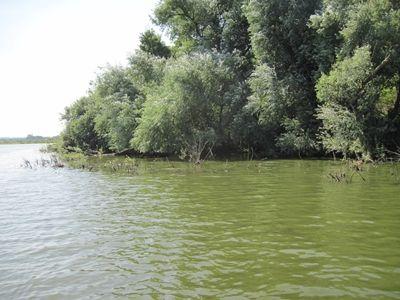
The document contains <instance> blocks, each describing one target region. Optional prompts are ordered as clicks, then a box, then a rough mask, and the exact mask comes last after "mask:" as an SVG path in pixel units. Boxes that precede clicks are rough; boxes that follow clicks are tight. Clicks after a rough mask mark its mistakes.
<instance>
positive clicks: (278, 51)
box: [246, 0, 321, 152]
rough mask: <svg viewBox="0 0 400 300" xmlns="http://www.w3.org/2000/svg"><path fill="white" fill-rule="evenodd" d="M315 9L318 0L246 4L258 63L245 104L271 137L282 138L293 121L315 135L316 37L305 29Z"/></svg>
mask: <svg viewBox="0 0 400 300" xmlns="http://www.w3.org/2000/svg"><path fill="white" fill-rule="evenodd" d="M320 8H321V1H319V0H307V1H280V0H268V1H261V0H251V1H249V4H248V6H247V10H246V11H247V17H248V19H249V23H250V31H251V34H252V39H251V41H252V45H253V51H254V54H255V56H256V59H257V61H258V65H257V67H256V70H255V72H254V73H253V76H252V78H251V79H250V85H251V87H252V92H253V94H252V95H251V97H250V102H251V103H250V106H251V107H253V108H255V112H256V113H257V114H258V115H259V116H260V122H261V123H263V124H268V125H269V126H270V129H271V130H272V132H273V135H280V134H283V135H285V131H286V130H288V129H289V127H288V126H285V125H287V119H291V120H296V121H295V122H296V123H298V126H300V127H301V128H302V130H304V131H305V132H309V134H310V136H311V137H313V136H315V134H316V131H317V128H318V122H317V120H316V119H315V116H314V113H315V109H316V107H317V102H316V95H315V90H314V86H315V78H316V76H317V75H316V74H317V71H318V62H317V60H316V58H315V57H314V55H313V54H314V48H315V47H314V46H315V42H316V36H317V34H316V31H315V30H314V29H313V28H311V27H310V26H309V19H310V16H311V15H313V14H315V13H316V11H317V10H318V9H320ZM283 139H285V136H282V137H281V140H283ZM278 140H279V138H278ZM279 145H281V146H282V145H283V144H282V143H279ZM279 145H277V146H279ZM311 145H312V144H310V146H311ZM287 146H288V145H286V146H285V148H287ZM295 148H296V147H295ZM310 148H311V147H304V149H303V150H305V149H310ZM282 150H285V151H287V150H288V149H282ZM293 150H295V151H296V152H297V150H296V149H293Z"/></svg>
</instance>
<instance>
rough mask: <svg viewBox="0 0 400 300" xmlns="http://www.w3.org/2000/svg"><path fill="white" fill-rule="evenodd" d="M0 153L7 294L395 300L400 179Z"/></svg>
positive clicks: (321, 168)
mask: <svg viewBox="0 0 400 300" xmlns="http://www.w3.org/2000/svg"><path fill="white" fill-rule="evenodd" d="M40 147H41V146H40V145H2V146H0V299H29V298H35V299H37V298H41V299H78V298H79V299H89V298H90V299H97V298H105V299H110V298H117V299H118V298H121V299H125V298H142V297H143V298H144V299H152V298H158V297H159V296H162V298H166V299H173V298H201V297H204V298H208V297H209V298H218V299H221V298H229V299H246V298H247V299H297V298H304V299H310V298H314V297H315V298H318V299H319V298H324V297H326V298H327V299H330V298H334V297H339V298H346V299H347V298H354V299H361V298H366V299H379V298H381V299H400V184H399V182H398V180H396V178H395V176H394V175H393V172H394V171H393V168H394V167H393V166H391V165H381V166H377V167H375V166H368V167H367V169H368V170H366V171H365V172H363V177H365V181H363V180H362V179H361V177H360V176H355V177H354V179H353V182H352V183H350V184H346V183H336V182H332V180H330V179H329V178H328V176H327V174H329V172H331V170H334V169H335V168H338V164H339V163H335V162H332V161H317V160H315V161H312V160H303V161H301V160H276V161H259V162H257V161H252V162H230V163H225V162H207V163H206V164H205V165H203V166H197V167H194V166H188V164H187V163H179V162H149V163H146V162H142V163H141V164H142V165H145V166H146V167H142V170H141V171H140V172H138V173H137V174H135V175H123V174H115V173H114V174H112V173H106V172H88V171H85V170H75V169H69V168H63V169H52V168H33V169H29V168H22V167H21V166H20V165H21V163H22V161H23V159H35V158H39V157H41V156H43V154H41V153H40V152H39V149H40Z"/></svg>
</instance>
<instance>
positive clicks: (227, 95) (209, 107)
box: [132, 53, 242, 160]
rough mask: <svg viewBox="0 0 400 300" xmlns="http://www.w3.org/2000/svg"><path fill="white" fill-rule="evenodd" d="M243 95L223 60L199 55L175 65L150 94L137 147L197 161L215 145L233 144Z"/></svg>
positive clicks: (169, 65) (173, 64)
mask: <svg viewBox="0 0 400 300" xmlns="http://www.w3.org/2000/svg"><path fill="white" fill-rule="evenodd" d="M240 96H241V95H240V87H238V86H237V82H236V80H235V78H234V76H233V73H232V72H231V69H230V67H229V65H227V60H226V59H225V57H223V56H220V55H217V54H213V53H197V54H192V55H187V56H183V57H180V58H179V59H177V60H172V61H170V62H169V63H168V65H167V67H166V73H165V77H164V79H163V82H162V84H161V85H160V86H159V88H158V89H155V90H154V91H153V92H152V93H151V94H150V95H148V99H147V101H146V103H145V106H144V111H143V115H142V117H141V119H140V124H139V126H138V128H137V130H136V132H135V136H134V139H133V141H132V143H133V146H135V147H136V149H138V150H139V151H141V152H162V153H176V154H183V155H184V156H188V157H190V158H191V159H193V160H199V159H200V157H201V155H202V154H204V152H205V151H208V150H211V149H212V148H213V146H222V145H226V144H228V143H230V142H231V138H230V134H231V128H230V124H231V123H232V120H233V118H234V116H235V113H237V112H238V111H239V110H240V108H241V107H242V104H241V103H240V99H241V97H240Z"/></svg>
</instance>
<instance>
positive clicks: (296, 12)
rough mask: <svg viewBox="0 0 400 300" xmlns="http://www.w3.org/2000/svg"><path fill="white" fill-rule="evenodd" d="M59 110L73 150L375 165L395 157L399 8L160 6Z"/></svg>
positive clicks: (399, 132) (317, 1)
mask: <svg viewBox="0 0 400 300" xmlns="http://www.w3.org/2000/svg"><path fill="white" fill-rule="evenodd" d="M153 22H154V23H155V24H156V25H157V26H159V27H160V28H161V29H162V30H164V31H165V32H166V33H168V35H169V38H170V41H171V43H170V45H167V44H166V43H165V42H163V40H162V38H161V36H160V35H158V34H157V33H156V32H155V31H153V30H148V31H146V32H144V33H143V34H142V35H141V38H140V45H139V48H138V49H137V50H136V51H135V53H134V54H133V55H132V56H130V57H129V58H128V65H127V66H124V67H121V66H107V67H105V68H103V69H102V71H101V72H100V73H99V74H98V76H97V78H96V80H95V81H94V82H92V83H91V86H90V90H89V92H88V93H87V95H85V96H83V97H82V98H80V99H79V100H77V101H76V102H74V103H73V104H72V105H71V106H69V107H67V108H66V110H65V112H64V114H63V116H62V118H63V119H64V120H65V123H66V127H65V130H64V131H63V133H62V135H61V141H62V145H63V147H64V148H65V149H67V150H70V151H74V150H77V149H80V150H83V151H102V152H120V151H125V150H127V149H129V150H134V151H137V152H140V153H146V154H149V153H153V154H154V153H163V154H173V155H179V156H180V157H182V158H189V159H191V160H199V159H200V158H201V157H204V156H205V155H208V154H210V153H211V154H217V155H218V154H220V155H225V154H227V153H244V152H247V153H250V152H251V153H255V154H259V155H263V156H268V157H278V156H324V155H329V156H330V155H337V156H342V157H357V158H380V157H383V156H385V155H387V154H388V153H391V152H395V151H398V149H399V148H400V2H399V1H398V0H303V1H294V0H285V1H282V0H162V1H160V3H159V4H158V5H157V7H156V8H155V10H154V15H153Z"/></svg>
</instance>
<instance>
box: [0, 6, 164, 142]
mask: <svg viewBox="0 0 400 300" xmlns="http://www.w3.org/2000/svg"><path fill="white" fill-rule="evenodd" d="M157 3H158V0H56V1H54V0H0V137H23V136H26V135H28V134H34V135H42V136H54V135H57V134H59V133H60V131H61V130H62V128H63V124H62V122H61V121H60V116H61V113H62V112H63V111H64V108H65V107H66V106H68V105H70V104H71V103H72V102H74V101H75V100H76V99H78V98H79V97H81V96H83V95H85V94H86V92H87V90H88V88H89V82H90V81H91V80H93V79H95V77H96V73H97V72H98V71H99V67H101V66H105V65H106V64H107V63H110V64H122V65H124V64H126V58H127V56H128V55H129V54H132V53H133V52H134V50H135V49H136V48H137V47H138V45H139V37H140V34H141V33H142V32H143V31H145V30H147V29H150V28H153V25H152V23H151V19H150V15H151V13H152V10H153V9H154V7H155V5H156V4H157Z"/></svg>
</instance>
